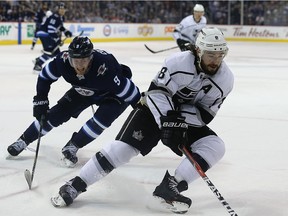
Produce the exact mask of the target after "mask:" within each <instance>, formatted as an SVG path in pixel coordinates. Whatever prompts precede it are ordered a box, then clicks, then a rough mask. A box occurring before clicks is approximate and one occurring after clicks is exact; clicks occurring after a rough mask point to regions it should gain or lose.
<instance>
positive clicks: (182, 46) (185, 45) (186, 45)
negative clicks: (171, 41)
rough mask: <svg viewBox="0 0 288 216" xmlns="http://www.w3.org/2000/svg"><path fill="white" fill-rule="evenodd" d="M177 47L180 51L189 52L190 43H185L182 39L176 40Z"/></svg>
mask: <svg viewBox="0 0 288 216" xmlns="http://www.w3.org/2000/svg"><path fill="white" fill-rule="evenodd" d="M176 42H177V45H178V47H179V48H180V50H181V51H186V50H189V47H190V46H189V45H190V42H189V41H186V40H182V39H177V41H176Z"/></svg>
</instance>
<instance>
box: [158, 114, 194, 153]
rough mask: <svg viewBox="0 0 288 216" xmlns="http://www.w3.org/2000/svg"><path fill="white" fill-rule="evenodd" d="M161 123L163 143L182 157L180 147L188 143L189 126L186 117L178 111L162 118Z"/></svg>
mask: <svg viewBox="0 0 288 216" xmlns="http://www.w3.org/2000/svg"><path fill="white" fill-rule="evenodd" d="M160 121H161V125H162V128H161V141H162V142H163V144H164V145H166V146H168V147H169V148H170V149H171V150H172V151H173V152H174V153H175V154H177V155H179V156H182V154H183V153H182V151H180V149H179V146H181V145H185V143H186V139H187V138H186V132H187V129H188V124H187V123H186V122H185V117H182V116H181V115H180V113H179V112H177V111H172V110H170V111H168V112H167V116H162V117H160Z"/></svg>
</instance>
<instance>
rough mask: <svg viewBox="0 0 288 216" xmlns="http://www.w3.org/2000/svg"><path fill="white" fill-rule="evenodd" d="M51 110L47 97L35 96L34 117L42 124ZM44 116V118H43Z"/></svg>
mask: <svg viewBox="0 0 288 216" xmlns="http://www.w3.org/2000/svg"><path fill="white" fill-rule="evenodd" d="M48 109H49V100H48V98H47V97H42V96H38V95H36V96H34V98H33V116H34V117H35V118H36V119H37V120H38V121H39V122H40V121H41V118H42V120H45V119H46V116H47V111H48ZM42 116H43V117H42Z"/></svg>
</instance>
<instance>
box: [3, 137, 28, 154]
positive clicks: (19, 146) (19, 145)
mask: <svg viewBox="0 0 288 216" xmlns="http://www.w3.org/2000/svg"><path fill="white" fill-rule="evenodd" d="M26 147H27V143H26V142H25V141H24V139H23V138H21V137H20V138H19V139H18V140H16V142H14V143H13V144H11V145H10V146H8V148H7V151H8V153H9V155H8V156H7V159H10V158H13V157H16V156H17V155H19V154H20V153H21V152H22V151H23V150H24V149H26Z"/></svg>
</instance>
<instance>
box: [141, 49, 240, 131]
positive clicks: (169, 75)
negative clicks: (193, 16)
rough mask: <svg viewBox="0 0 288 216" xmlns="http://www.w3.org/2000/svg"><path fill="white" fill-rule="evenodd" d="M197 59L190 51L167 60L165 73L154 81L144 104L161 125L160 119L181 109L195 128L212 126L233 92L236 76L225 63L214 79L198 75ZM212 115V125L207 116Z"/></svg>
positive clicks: (163, 67) (202, 74)
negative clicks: (170, 111) (171, 111)
mask: <svg viewBox="0 0 288 216" xmlns="http://www.w3.org/2000/svg"><path fill="white" fill-rule="evenodd" d="M194 62H195V56H194V55H193V53H191V52H190V51H185V52H178V53H175V54H172V55H171V56H169V57H168V58H166V59H165V61H164V64H163V66H162V69H161V71H159V72H158V74H157V75H156V77H155V78H154V79H153V81H152V83H151V86H150V88H149V91H147V92H146V93H145V97H144V101H145V103H146V104H147V106H148V107H149V109H150V111H151V112H152V114H153V115H154V118H155V120H156V122H157V123H158V125H159V128H160V126H161V124H160V116H162V115H166V114H167V111H168V110H174V109H177V110H179V111H181V113H182V116H184V117H186V122H187V123H189V124H190V125H192V126H195V127H201V126H204V125H206V124H208V123H209V122H210V121H211V120H212V119H213V118H214V117H215V115H216V113H217V112H218V110H219V109H220V106H221V104H222V103H223V101H224V100H225V98H226V97H227V95H228V94H229V93H230V92H231V90H232V88H233V84H234V76H233V74H232V72H231V71H230V69H229V68H228V66H227V65H226V63H225V62H224V61H222V64H221V66H220V68H219V69H218V71H217V73H216V74H215V75H213V76H210V75H207V74H205V73H204V72H197V70H196V66H195V64H194ZM207 114H208V116H209V119H210V120H209V122H207V120H206V119H205V115H206V116H207Z"/></svg>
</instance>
